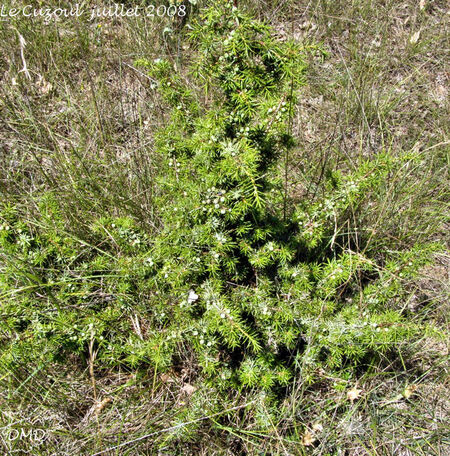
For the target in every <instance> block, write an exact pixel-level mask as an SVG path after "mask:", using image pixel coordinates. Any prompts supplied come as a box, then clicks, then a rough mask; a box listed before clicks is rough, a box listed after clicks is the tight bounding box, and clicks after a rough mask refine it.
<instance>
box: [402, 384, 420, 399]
mask: <svg viewBox="0 0 450 456" xmlns="http://www.w3.org/2000/svg"><path fill="white" fill-rule="evenodd" d="M416 389H417V385H409V386H407V387H406V388H405V391H403V397H404V398H405V399H409V398H410V397H411V396H412V395H413V394H414V393H415V391H416Z"/></svg>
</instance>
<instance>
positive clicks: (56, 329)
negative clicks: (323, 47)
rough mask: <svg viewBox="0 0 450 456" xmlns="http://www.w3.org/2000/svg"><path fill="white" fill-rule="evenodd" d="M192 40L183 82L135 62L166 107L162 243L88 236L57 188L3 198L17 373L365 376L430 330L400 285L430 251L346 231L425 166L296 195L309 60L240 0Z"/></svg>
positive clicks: (10, 339) (276, 382) (10, 333)
mask: <svg viewBox="0 0 450 456" xmlns="http://www.w3.org/2000/svg"><path fill="white" fill-rule="evenodd" d="M190 39H191V40H192V43H193V47H194V48H195V50H196V54H195V59H194V62H193V64H192V71H191V73H190V79H188V80H187V79H185V76H183V75H181V74H179V73H178V72H177V71H176V70H174V67H173V65H172V64H171V63H170V62H169V61H167V60H161V59H157V60H156V61H151V62H150V61H147V60H140V61H139V64H140V65H141V66H144V67H146V68H147V69H148V71H149V74H150V75H151V77H152V78H154V79H155V80H156V81H157V85H158V90H159V91H160V93H161V96H162V97H163V98H164V100H165V102H166V103H167V106H168V108H169V109H170V113H171V116H170V120H169V121H168V123H167V125H166V126H165V127H164V128H162V129H160V130H159V131H158V132H157V134H156V147H157V149H158V151H159V153H160V154H161V155H162V156H163V157H164V158H163V162H162V166H161V168H160V172H159V182H158V189H159V196H158V198H159V199H158V200H157V207H158V209H159V215H160V220H161V226H162V228H161V230H160V232H159V233H158V234H157V236H156V237H154V238H153V239H150V237H149V236H148V235H147V234H146V233H143V232H142V230H141V229H139V228H138V226H137V224H136V223H135V222H133V221H132V220H131V219H128V218H120V219H113V218H104V219H100V220H98V221H97V222H96V223H94V224H93V225H92V226H91V227H90V239H89V242H88V241H86V240H80V239H77V238H75V237H73V236H70V235H69V234H67V233H66V231H65V229H64V224H63V223H62V221H61V220H62V217H61V216H60V214H59V213H58V207H57V206H58V205H57V204H56V203H55V199H54V198H53V197H51V196H47V197H46V198H44V199H43V201H42V202H41V203H40V209H39V210H40V219H39V220H40V221H39V223H38V224H34V225H33V224H31V223H25V222H24V221H23V220H24V219H25V218H26V215H25V214H23V213H22V212H21V210H20V208H12V207H6V206H3V209H2V212H1V218H0V245H1V248H2V252H1V259H2V275H1V278H0V299H1V300H2V309H1V312H2V320H1V329H2V340H1V343H2V353H3V354H2V363H3V364H4V365H6V366H7V367H8V368H10V369H13V368H14V367H15V366H17V365H18V364H20V363H23V362H24V361H27V360H30V361H31V360H33V359H34V360H36V359H43V357H49V356H51V359H59V360H61V359H64V357H65V356H67V355H68V354H69V353H77V354H78V355H79V356H82V357H86V358H87V357H89V356H90V357H91V358H92V352H93V351H95V353H96V357H95V358H96V363H97V366H102V365H104V366H107V365H112V366H117V365H119V364H127V365H130V366H141V365H147V366H148V365H150V366H152V367H153V368H154V369H156V370H157V371H158V370H159V371H163V370H167V369H169V368H172V367H174V366H179V364H180V363H182V362H183V360H184V359H189V360H192V359H195V360H196V361H195V362H196V363H197V365H198V366H199V368H200V370H201V372H202V373H203V376H204V378H205V379H206V381H207V383H208V385H210V386H211V387H213V388H215V389H216V390H218V391H224V390H227V389H230V387H231V388H232V389H240V390H241V389H242V388H256V389H257V390H260V391H282V390H283V388H284V387H287V386H289V385H290V384H291V382H292V381H293V378H294V377H295V376H298V375H301V376H302V378H303V379H304V381H306V382H313V381H314V380H315V379H317V378H318V376H320V375H321V374H320V373H321V372H322V373H323V372H324V370H326V371H332V372H334V373H336V372H340V371H342V370H345V369H348V368H349V367H358V366H361V365H362V364H363V363H364V362H365V360H367V359H368V357H370V356H374V355H376V354H380V353H386V352H388V351H389V350H390V348H391V347H392V346H393V344H394V343H397V342H401V341H404V340H406V339H407V338H409V337H412V336H414V334H415V333H417V331H422V328H420V327H417V326H415V325H413V324H411V323H409V322H408V321H407V319H406V318H405V317H404V313H403V304H402V303H403V302H404V299H405V297H406V296H407V293H408V291H407V289H406V287H405V286H404V283H405V280H406V279H408V278H411V277H414V276H415V274H417V271H418V270H419V268H420V267H421V266H423V265H424V264H425V263H426V262H427V261H428V258H429V257H430V253H432V252H433V251H434V250H435V249H436V246H434V245H422V246H419V245H416V246H413V247H412V249H411V250H408V251H404V250H402V251H398V252H396V251H391V252H390V253H389V254H388V255H387V256H383V257H381V256H376V255H374V254H371V255H372V256H369V254H365V253H364V252H365V249H364V245H365V243H368V242H369V241H370V239H371V237H372V236H373V234H370V232H369V234H365V233H361V235H360V236H357V239H358V242H356V241H355V236H354V235H353V234H352V233H349V230H353V229H354V228H351V225H350V224H349V223H347V222H348V221H349V220H353V219H355V218H356V217H357V216H358V214H359V213H362V212H363V211H364V208H365V207H366V204H367V201H368V200H370V197H371V195H373V194H375V193H376V192H377V191H378V189H379V188H380V187H382V186H383V185H384V184H385V182H386V180H387V179H389V176H390V175H391V173H393V172H395V170H397V169H399V168H400V167H401V166H403V164H404V163H405V162H407V161H411V160H412V161H414V159H415V158H414V157H406V156H405V157H399V158H396V159H394V158H392V157H391V156H390V155H389V154H379V155H377V156H376V157H375V158H374V159H372V160H370V161H367V162H365V163H363V164H362V165H360V166H359V167H358V168H357V169H356V170H355V171H354V172H352V173H351V174H346V175H344V173H340V172H329V173H328V174H327V176H326V184H325V186H324V188H325V191H324V192H323V193H322V194H321V195H320V196H316V198H314V199H312V198H304V199H303V200H302V201H300V202H294V201H293V200H290V199H288V196H287V191H286V187H285V186H286V182H285V180H284V176H285V174H284V170H282V169H281V168H282V164H283V163H284V161H285V158H286V157H287V152H288V151H289V149H290V148H292V147H293V146H294V145H295V141H294V138H293V137H292V135H291V132H290V121H291V118H292V114H293V112H292V111H293V106H294V105H295V102H296V96H298V93H299V89H300V88H301V86H302V84H303V83H304V78H303V74H304V72H305V69H306V68H305V63H304V54H303V50H302V49H301V48H300V47H299V46H298V45H297V44H294V43H292V42H289V41H283V42H280V41H277V40H276V39H274V37H273V33H272V31H271V29H270V28H269V27H267V26H266V25H264V24H261V23H259V22H257V21H255V20H253V19H251V18H250V17H248V16H246V15H245V14H243V13H242V12H241V11H240V10H238V9H236V8H233V7H232V6H231V5H230V2H216V5H215V6H214V7H213V8H211V9H209V10H207V12H206V13H205V14H204V16H203V17H202V18H201V20H200V21H199V23H198V24H197V26H195V27H194V28H193V29H192V32H191V33H190ZM201 90H203V93H205V94H206V95H205V96H204V97H203V98H202V96H200V93H201ZM342 227H344V228H342ZM368 252H369V251H368ZM139 322H140V323H139ZM187 354H193V355H194V357H192V356H188V355H187ZM189 362H191V361H189Z"/></svg>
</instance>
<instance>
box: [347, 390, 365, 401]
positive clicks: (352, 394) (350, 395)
mask: <svg viewBox="0 0 450 456" xmlns="http://www.w3.org/2000/svg"><path fill="white" fill-rule="evenodd" d="M361 391H362V390H361V389H358V388H357V386H354V387H353V388H352V389H351V390H349V391H347V399H348V400H349V401H350V402H351V403H353V402H354V401H355V399H358V397H360V396H361Z"/></svg>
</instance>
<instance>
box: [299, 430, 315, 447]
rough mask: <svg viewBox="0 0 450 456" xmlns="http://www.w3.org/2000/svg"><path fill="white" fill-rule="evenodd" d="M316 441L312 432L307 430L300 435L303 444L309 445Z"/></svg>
mask: <svg viewBox="0 0 450 456" xmlns="http://www.w3.org/2000/svg"><path fill="white" fill-rule="evenodd" d="M315 441H316V438H315V437H314V434H312V433H311V432H309V431H306V432H305V433H304V434H303V437H302V443H303V445H305V446H311V445H312V444H313V443H314V442H315Z"/></svg>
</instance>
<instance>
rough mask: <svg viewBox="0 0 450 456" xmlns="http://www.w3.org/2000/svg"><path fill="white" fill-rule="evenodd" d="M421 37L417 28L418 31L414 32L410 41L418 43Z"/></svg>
mask: <svg viewBox="0 0 450 456" xmlns="http://www.w3.org/2000/svg"><path fill="white" fill-rule="evenodd" d="M419 38H420V30H417V32H416V33H413V34H412V35H411V38H410V39H409V42H410V43H411V44H416V43H417V42H418V41H419Z"/></svg>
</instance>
